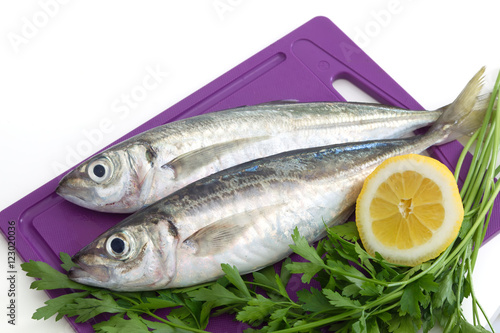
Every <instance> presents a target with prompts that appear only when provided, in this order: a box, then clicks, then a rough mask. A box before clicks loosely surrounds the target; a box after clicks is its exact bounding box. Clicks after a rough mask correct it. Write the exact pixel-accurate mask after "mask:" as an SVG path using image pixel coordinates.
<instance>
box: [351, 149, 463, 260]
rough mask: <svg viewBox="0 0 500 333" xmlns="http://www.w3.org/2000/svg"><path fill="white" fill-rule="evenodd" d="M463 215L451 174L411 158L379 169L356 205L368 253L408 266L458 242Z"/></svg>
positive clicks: (429, 162)
mask: <svg viewBox="0 0 500 333" xmlns="http://www.w3.org/2000/svg"><path fill="white" fill-rule="evenodd" d="M463 216H464V210H463V205H462V200H461V198H460V194H459V191H458V187H457V184H456V182H455V179H454V177H453V175H452V173H451V172H450V170H448V168H447V167H446V166H445V165H443V164H442V163H440V162H439V161H437V160H435V159H433V158H430V157H426V156H421V155H415V154H410V155H403V156H396V157H392V158H389V159H388V160H386V161H384V162H383V163H382V164H381V165H380V166H378V167H377V169H375V171H374V172H373V173H372V174H371V175H370V176H368V178H367V179H366V180H365V183H364V185H363V189H362V190H361V194H360V195H359V197H358V200H357V204H356V225H357V227H358V230H359V234H360V236H361V241H362V242H363V245H364V247H365V249H366V251H367V252H368V253H369V254H371V255H375V252H378V253H380V254H381V255H382V256H383V257H384V258H385V259H386V260H387V261H389V262H392V263H395V264H401V265H408V266H415V265H418V264H420V263H422V262H424V261H427V260H430V259H433V258H435V257H437V256H438V255H439V254H441V253H442V252H443V251H444V250H445V249H446V248H447V247H448V246H449V245H450V244H451V243H452V242H453V241H454V240H455V238H456V237H457V235H458V231H459V230H460V226H461V225H462V220H463Z"/></svg>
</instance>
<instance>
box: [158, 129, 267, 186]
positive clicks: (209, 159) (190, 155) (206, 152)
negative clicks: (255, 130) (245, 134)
mask: <svg viewBox="0 0 500 333" xmlns="http://www.w3.org/2000/svg"><path fill="white" fill-rule="evenodd" d="M269 138H270V136H257V137H252V138H244V139H239V140H233V141H230V142H222V143H217V144H214V145H211V146H207V147H203V148H199V149H195V150H192V151H189V152H187V153H185V154H182V155H179V156H178V157H176V158H174V159H173V160H171V161H170V162H168V163H166V164H164V165H162V166H161V168H162V169H163V170H167V171H169V172H171V173H172V174H173V178H175V179H180V178H181V177H182V175H190V174H192V173H193V171H194V170H196V169H198V168H199V167H200V165H207V164H210V163H213V162H215V161H217V160H218V159H220V158H221V157H222V156H224V155H226V154H230V153H232V152H234V151H238V150H242V149H243V147H244V146H246V145H250V144H254V143H257V142H260V141H264V140H267V139H269ZM217 171H218V170H214V172H217Z"/></svg>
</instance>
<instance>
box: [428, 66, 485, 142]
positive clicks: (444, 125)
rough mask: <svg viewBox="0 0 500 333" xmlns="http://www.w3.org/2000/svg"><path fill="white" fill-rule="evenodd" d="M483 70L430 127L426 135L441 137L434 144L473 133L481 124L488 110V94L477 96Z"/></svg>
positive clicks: (483, 69) (482, 79) (481, 83)
mask: <svg viewBox="0 0 500 333" xmlns="http://www.w3.org/2000/svg"><path fill="white" fill-rule="evenodd" d="M484 71H485V68H484V67H483V68H481V69H480V70H479V72H477V73H476V75H474V77H473V78H472V79H471V80H470V81H469V83H467V85H466V86H465V88H464V89H463V90H462V92H461V93H460V95H458V97H457V98H456V99H455V101H454V102H453V103H451V104H450V105H449V106H448V107H447V108H446V109H445V110H444V112H443V114H442V115H441V116H440V117H439V119H438V120H437V121H436V122H435V123H434V125H432V127H431V128H430V130H429V132H428V133H431V134H436V135H437V134H438V133H439V135H440V136H441V137H442V139H441V140H438V142H437V143H436V144H444V143H447V142H450V141H453V140H456V139H458V138H460V137H462V136H468V135H471V134H472V133H474V132H475V131H476V130H477V129H478V128H479V127H480V126H481V124H482V123H483V119H484V115H485V113H486V110H487V108H488V102H489V94H485V95H479V92H480V91H481V89H482V87H483V81H484V77H483V75H484Z"/></svg>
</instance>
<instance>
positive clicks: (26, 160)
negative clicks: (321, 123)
mask: <svg viewBox="0 0 500 333" xmlns="http://www.w3.org/2000/svg"><path fill="white" fill-rule="evenodd" d="M319 15H321V16H326V17H328V18H329V19H330V20H332V21H333V22H334V23H335V24H336V25H337V26H339V27H340V28H341V29H342V30H343V31H344V32H345V33H346V34H347V35H348V36H349V37H351V38H352V39H354V41H355V42H358V44H359V45H360V46H361V47H362V48H363V49H364V50H365V51H366V52H367V53H368V54H369V55H370V56H371V57H372V58H373V59H374V60H375V61H376V62H377V63H378V64H379V65H380V66H382V68H384V69H385V70H386V71H387V72H388V73H389V74H390V75H391V76H392V77H393V78H394V79H395V80H396V81H398V82H399V83H400V84H401V85H402V86H403V88H404V89H405V90H407V91H408V92H409V93H410V94H411V95H412V96H413V97H414V98H415V99H416V100H417V101H419V102H420V103H421V104H422V105H423V106H424V107H425V108H427V109H432V108H437V107H439V106H442V105H444V104H447V103H449V102H451V101H452V100H453V99H454V98H455V97H456V95H457V94H458V93H459V92H460V90H461V89H462V88H463V86H464V85H465V83H466V82H467V81H468V80H469V78H470V77H472V75H473V74H474V73H475V72H476V71H477V70H478V69H479V68H480V67H481V66H483V65H486V66H487V68H488V73H489V76H488V81H489V84H490V85H492V82H491V81H492V80H493V79H494V77H495V76H496V73H497V72H498V70H499V69H500V38H499V35H498V32H499V31H500V29H499V27H500V20H499V19H500V4H499V3H498V2H496V1H474V2H472V1H467V2H466V1H456V0H455V1H452V0H446V1H430V0H425V1H424V0H421V1H402V0H401V1H397V0H380V1H378V0H377V1H374V0H370V1H342V2H341V1H332V0H330V1H326V0H325V1H307V3H306V2H305V1H291V0H275V1H264V0H259V1H256V0H253V1H249V0H217V1H215V0H207V1H164V0H163V1H160V0H156V1H143V2H141V3H139V1H125V0H120V1H117V0H115V1H106V2H103V1H94V0H91V1H89V0H87V1H68V0H65V1H62V0H60V1H57V0H40V1H27V0H26V1H9V2H7V1H2V2H1V4H0V115H1V117H0V210H3V209H4V208H6V207H8V206H9V205H11V204H13V203H14V202H16V201H17V200H18V199H21V198H22V197H24V196H25V195H27V194H28V193H30V192H32V191H33V190H35V189H37V188H38V187H40V186H42V185H43V184H45V183H46V182H48V181H49V180H51V179H52V178H54V177H55V176H57V175H59V174H60V173H61V171H63V170H65V169H66V168H68V167H70V166H71V165H72V164H74V163H75V162H76V161H75V162H73V163H72V161H73V160H72V158H73V157H74V155H73V154H74V152H76V153H78V151H77V150H78V149H80V152H81V151H82V150H85V149H90V152H89V153H88V154H87V155H85V156H82V158H81V159H83V158H85V157H87V156H88V155H90V154H91V153H93V152H95V151H97V150H98V149H100V148H102V147H103V146H105V145H106V144H108V143H110V142H112V141H114V140H115V139H117V138H119V137H121V136H122V135H123V134H125V133H127V132H129V131H130V130H131V129H133V128H135V127H137V126H138V125H140V124H142V123H143V122H144V121H146V120H148V119H150V118H152V117H153V116H155V115H156V114H158V113H160V112H161V111H163V110H164V109H166V108H168V107H170V106H171V105H173V104H175V103H176V102H177V101H179V100H181V99H183V98H184V97H186V96H188V95H189V94H191V93H192V92H194V91H195V90H197V89H199V88H201V87H203V86H204V85H205V84H207V83H209V82H210V81H212V80H214V79H216V78H217V77H218V76H219V75H221V74H223V73H224V72H226V71H228V70H229V69H231V68H232V67H234V66H235V65H237V64H239V63H240V62H242V61H244V60H245V59H247V58H248V57H250V56H251V55H253V54H255V53H257V52H258V51H260V50H261V49H263V48H264V47H266V46H268V45H269V44H271V43H272V42H274V41H276V40H277V39H279V38H281V37H282V36H284V35H285V34H287V33H289V32H290V31H292V30H294V29H295V28H297V27H299V26H300V25H302V24H303V23H305V22H306V21H308V20H310V19H311V18H313V17H315V16H319ZM30 26H31V27H30ZM148 70H159V71H161V72H162V73H168V75H166V74H165V75H164V74H162V76H161V79H160V80H159V82H158V85H157V86H156V87H154V89H150V90H148V92H147V96H145V97H144V99H143V100H142V101H140V102H138V103H136V104H133V107H132V106H131V107H128V108H122V109H120V110H121V111H120V112H115V111H117V109H116V107H117V106H118V105H123V104H120V103H123V100H122V98H123V96H124V95H127V94H130V93H131V92H132V91H133V89H135V88H136V87H137V86H138V85H139V86H140V85H141V84H142V81H143V79H144V78H145V76H146V75H147V74H148ZM133 102H134V101H133ZM102 122H107V123H108V124H107V125H106V126H105V128H101V129H100V131H101V133H102V137H96V138H97V139H95V140H94V142H93V143H90V145H89V144H88V143H87V144H83V143H82V142H83V141H87V142H88V140H87V138H86V136H85V132H87V133H89V132H92V131H93V130H97V129H99V128H100V126H102V125H103V124H102ZM71 163H72V164H71ZM1 222H2V223H4V222H5V221H1ZM499 243H500V241H499V240H498V239H496V240H494V241H492V242H490V243H488V244H487V245H486V246H485V247H483V249H482V251H481V254H480V263H479V266H478V268H477V270H476V274H475V279H476V289H477V292H478V294H479V296H480V297H481V301H482V302H483V305H484V306H485V308H486V310H487V312H488V313H489V314H490V315H492V316H493V315H494V313H495V312H496V311H497V308H498V306H499V305H500V289H499V286H497V284H498V282H497V281H498V274H499V273H500V272H499V268H498V266H499V265H498V255H497V253H498V251H500V244H499ZM6 248H7V245H6V242H5V239H4V238H3V237H0V272H2V271H3V272H6V271H7V254H6V253H7V250H6ZM18 263H19V262H18ZM4 276H5V277H4ZM30 283H31V279H29V278H27V277H25V276H23V274H22V273H19V274H18V281H17V291H18V295H17V305H18V318H17V320H16V323H17V325H16V326H15V327H12V326H11V325H8V324H7V319H8V318H7V317H6V313H7V310H6V306H7V304H8V303H7V302H8V298H7V289H8V288H7V281H6V273H4V274H1V273H0V331H2V332H26V331H28V330H32V331H37V332H45V331H46V332H70V331H71V330H72V329H71V328H70V326H69V325H68V324H67V323H66V322H65V321H64V320H61V321H60V322H57V323H56V322H54V320H53V319H50V320H48V321H46V322H36V321H34V320H32V319H30V318H31V315H32V313H33V312H34V311H35V309H36V308H38V307H40V306H42V305H43V302H44V301H45V300H46V299H47V297H46V295H45V294H44V293H43V292H38V291H32V290H29V284H30ZM493 319H494V318H493ZM495 325H496V328H497V329H498V330H500V320H497V321H496V322H495Z"/></svg>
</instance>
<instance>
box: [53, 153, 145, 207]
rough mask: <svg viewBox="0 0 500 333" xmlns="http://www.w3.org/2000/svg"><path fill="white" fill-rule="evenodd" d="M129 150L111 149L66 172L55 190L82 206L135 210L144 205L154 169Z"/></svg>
mask: <svg viewBox="0 0 500 333" xmlns="http://www.w3.org/2000/svg"><path fill="white" fill-rule="evenodd" d="M138 160H140V159H138V158H136V157H134V155H133V151H132V152H131V151H130V149H111V150H107V151H104V152H102V153H100V154H98V155H96V156H94V157H92V158H91V159H89V160H87V161H85V162H83V163H82V164H80V165H79V166H78V167H76V168H75V169H74V170H72V171H70V172H69V173H68V174H67V175H65V176H64V177H63V178H62V179H61V181H60V182H59V186H58V187H57V189H56V193H57V194H59V195H60V196H62V197H63V198H65V199H66V200H68V201H70V202H72V203H74V204H77V205H79V206H82V207H85V208H89V209H92V210H96V211H101V212H111V213H132V212H135V211H137V210H139V209H140V208H142V207H143V206H144V201H145V199H143V197H144V196H141V191H143V188H142V185H143V183H144V179H145V178H146V176H147V175H148V172H149V171H150V170H151V167H150V165H148V164H147V163H137V162H138Z"/></svg>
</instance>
